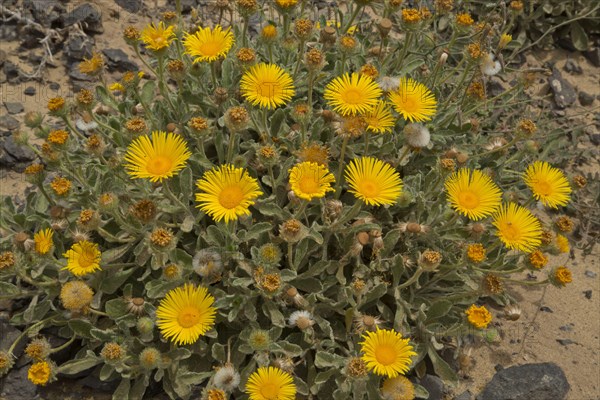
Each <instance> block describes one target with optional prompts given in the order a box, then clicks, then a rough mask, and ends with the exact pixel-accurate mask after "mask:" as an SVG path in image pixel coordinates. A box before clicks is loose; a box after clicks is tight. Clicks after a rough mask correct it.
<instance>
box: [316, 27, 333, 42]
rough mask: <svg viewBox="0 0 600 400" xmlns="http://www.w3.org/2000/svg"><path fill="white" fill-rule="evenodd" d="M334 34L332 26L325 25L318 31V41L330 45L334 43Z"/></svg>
mask: <svg viewBox="0 0 600 400" xmlns="http://www.w3.org/2000/svg"><path fill="white" fill-rule="evenodd" d="M335 40H336V34H335V28H334V27H333V26H326V27H324V28H323V29H321V32H320V33H319V42H320V43H323V44H324V45H327V46H331V45H333V44H335Z"/></svg>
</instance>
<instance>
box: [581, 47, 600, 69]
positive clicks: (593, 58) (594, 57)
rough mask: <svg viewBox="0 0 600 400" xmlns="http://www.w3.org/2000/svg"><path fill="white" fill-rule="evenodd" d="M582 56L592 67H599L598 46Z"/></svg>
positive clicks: (599, 55) (599, 48) (599, 53)
mask: <svg viewBox="0 0 600 400" xmlns="http://www.w3.org/2000/svg"><path fill="white" fill-rule="evenodd" d="M584 55H585V57H586V58H587V59H588V60H589V61H590V62H591V63H592V64H593V65H594V67H600V46H598V47H596V48H593V49H591V50H588V51H586V52H585V53H584Z"/></svg>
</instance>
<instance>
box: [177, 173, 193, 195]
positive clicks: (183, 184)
mask: <svg viewBox="0 0 600 400" xmlns="http://www.w3.org/2000/svg"><path fill="white" fill-rule="evenodd" d="M179 190H181V197H182V198H183V202H184V203H186V202H187V201H189V199H191V198H192V192H193V190H194V179H193V177H192V170H191V169H190V168H184V169H182V170H181V172H179Z"/></svg>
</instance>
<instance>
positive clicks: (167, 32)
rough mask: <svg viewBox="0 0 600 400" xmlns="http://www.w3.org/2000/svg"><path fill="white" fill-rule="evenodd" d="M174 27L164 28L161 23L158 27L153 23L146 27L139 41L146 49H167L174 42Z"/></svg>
mask: <svg viewBox="0 0 600 400" xmlns="http://www.w3.org/2000/svg"><path fill="white" fill-rule="evenodd" d="M174 30H175V25H170V26H165V24H164V23H163V22H162V21H161V22H159V23H158V26H156V25H154V23H152V24H150V25H148V26H146V27H145V28H144V30H142V33H141V35H140V40H141V41H142V42H144V44H145V45H146V48H148V49H150V50H154V51H159V50H162V49H164V48H166V47H169V45H170V44H171V42H173V40H175V32H174Z"/></svg>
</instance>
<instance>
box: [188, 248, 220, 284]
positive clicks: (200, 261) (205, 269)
mask: <svg viewBox="0 0 600 400" xmlns="http://www.w3.org/2000/svg"><path fill="white" fill-rule="evenodd" d="M192 267H193V269H194V271H195V272H196V273H197V274H198V275H200V276H201V277H203V278H207V279H211V280H214V279H217V278H219V277H220V276H221V273H222V272H223V262H222V259H221V255H220V254H219V253H218V252H216V251H214V250H212V249H202V250H200V251H199V252H197V253H196V254H195V255H194V258H193V259H192Z"/></svg>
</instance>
